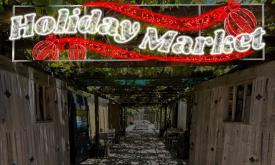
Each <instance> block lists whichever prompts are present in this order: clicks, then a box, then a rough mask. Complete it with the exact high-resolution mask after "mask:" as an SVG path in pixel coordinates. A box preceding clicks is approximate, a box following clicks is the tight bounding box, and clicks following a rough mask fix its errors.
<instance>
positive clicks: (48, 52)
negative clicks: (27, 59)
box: [32, 40, 58, 60]
mask: <svg viewBox="0 0 275 165" xmlns="http://www.w3.org/2000/svg"><path fill="white" fill-rule="evenodd" d="M32 57H33V59H34V60H58V48H57V46H56V45H55V43H54V42H52V41H47V40H44V41H39V42H38V43H37V44H35V46H34V47H33V49H32Z"/></svg>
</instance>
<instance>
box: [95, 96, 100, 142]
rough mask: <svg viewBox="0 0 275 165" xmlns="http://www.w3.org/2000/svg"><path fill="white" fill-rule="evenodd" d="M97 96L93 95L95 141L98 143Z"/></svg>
mask: <svg viewBox="0 0 275 165" xmlns="http://www.w3.org/2000/svg"><path fill="white" fill-rule="evenodd" d="M98 110H99V108H98V96H97V95H95V143H96V145H99V115H98Z"/></svg>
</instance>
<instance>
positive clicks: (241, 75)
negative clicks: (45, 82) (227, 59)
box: [190, 62, 275, 165]
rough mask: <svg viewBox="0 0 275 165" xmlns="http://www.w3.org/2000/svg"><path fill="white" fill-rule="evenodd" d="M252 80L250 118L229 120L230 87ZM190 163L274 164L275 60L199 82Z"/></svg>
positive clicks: (192, 128) (204, 164)
mask: <svg viewBox="0 0 275 165" xmlns="http://www.w3.org/2000/svg"><path fill="white" fill-rule="evenodd" d="M245 81H251V82H252V96H251V98H252V99H251V106H250V115H249V122H248V123H244V122H228V121H225V120H224V119H225V118H224V115H225V112H226V111H227V110H228V104H229V103H228V97H229V87H230V86H232V85H236V84H239V83H241V82H245ZM190 143H191V155H190V163H191V165H252V164H253V165H273V164H275V62H269V63H265V64H262V65H259V66H255V67H252V68H249V69H245V70H242V71H239V72H236V73H232V74H228V75H225V76H222V77H219V78H216V79H213V80H210V81H207V82H204V83H202V84H200V85H199V86H197V88H196V90H195V94H194V102H193V108H192V125H191V142H190Z"/></svg>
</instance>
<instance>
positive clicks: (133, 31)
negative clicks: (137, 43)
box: [114, 20, 140, 44]
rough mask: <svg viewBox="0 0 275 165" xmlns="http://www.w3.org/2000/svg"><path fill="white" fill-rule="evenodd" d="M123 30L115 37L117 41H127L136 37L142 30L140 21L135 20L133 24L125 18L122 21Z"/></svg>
mask: <svg viewBox="0 0 275 165" xmlns="http://www.w3.org/2000/svg"><path fill="white" fill-rule="evenodd" d="M120 27H121V32H120V34H117V35H116V36H115V37H114V40H115V42H116V43H121V44H123V43H127V42H129V41H131V40H132V39H134V38H135V37H136V36H137V35H138V33H139V31H140V23H139V22H134V23H133V24H132V23H131V21H129V20H123V21H122V22H121V23H120Z"/></svg>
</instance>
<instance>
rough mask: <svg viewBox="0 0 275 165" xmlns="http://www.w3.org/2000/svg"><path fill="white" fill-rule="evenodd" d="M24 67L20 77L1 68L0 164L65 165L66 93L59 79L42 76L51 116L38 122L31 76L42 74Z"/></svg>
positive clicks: (66, 163) (66, 160) (66, 162)
mask: <svg viewBox="0 0 275 165" xmlns="http://www.w3.org/2000/svg"><path fill="white" fill-rule="evenodd" d="M10 65H15V64H10ZM14 67H16V66H14ZM23 68H26V67H23ZM25 70H26V71H27V73H28V74H26V75H24V76H21V74H17V73H15V72H11V71H6V70H4V69H2V68H1V67H0V164H1V165H9V164H13V165H30V164H33V165H68V164H69V152H68V151H69V148H68V146H69V140H68V131H69V130H68V113H67V92H66V90H64V89H63V88H62V85H63V84H62V82H61V81H59V80H56V79H50V78H49V77H47V76H45V77H44V76H42V77H44V78H45V79H46V80H48V81H46V83H48V88H47V90H49V91H48V92H47V93H48V94H49V95H47V96H46V98H47V99H46V100H47V107H48V108H50V109H52V113H53V114H52V116H53V118H52V121H50V122H44V123H38V122H37V121H36V118H35V109H34V107H35V106H34V100H35V98H34V83H37V82H38V81H39V80H38V79H37V82H36V79H35V78H34V77H41V75H43V74H41V73H36V71H33V70H32V69H25ZM43 82H44V83H45V81H44V80H43ZM43 82H42V83H43Z"/></svg>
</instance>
